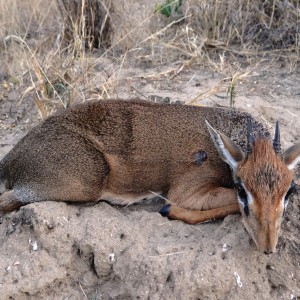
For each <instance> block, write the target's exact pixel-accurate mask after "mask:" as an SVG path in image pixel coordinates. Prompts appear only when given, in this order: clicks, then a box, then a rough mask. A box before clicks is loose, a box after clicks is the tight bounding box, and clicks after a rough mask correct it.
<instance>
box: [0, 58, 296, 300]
mask: <svg viewBox="0 0 300 300" xmlns="http://www.w3.org/2000/svg"><path fill="white" fill-rule="evenodd" d="M179 67H180V66H179ZM169 68H170V66H165V67H160V69H159V70H157V69H155V68H151V67H149V66H148V67H147V69H145V68H142V69H141V67H140V66H133V65H132V64H131V65H130V66H124V67H123V70H122V74H121V75H123V76H125V77H126V74H127V75H128V74H130V76H131V77H132V78H133V79H131V80H130V83H129V82H128V81H126V80H124V81H123V82H122V81H121V82H120V84H119V87H118V89H117V90H118V96H119V97H123V98H132V97H142V96H141V95H139V94H137V93H136V90H138V91H139V93H141V94H142V95H144V96H146V97H148V98H150V97H151V98H152V99H155V96H157V97H159V99H160V100H161V99H163V100H168V98H169V99H170V100H171V101H178V100H180V101H184V102H187V103H189V102H191V100H193V99H195V98H196V97H197V96H198V95H199V94H201V93H204V92H206V91H208V90H210V89H211V88H212V87H214V86H216V85H218V84H219V83H220V81H221V79H222V77H221V76H220V75H218V74H216V73H213V72H211V71H209V70H207V69H203V68H198V67H193V68H190V69H184V70H183V71H182V72H180V73H179V74H178V75H177V76H175V77H174V76H158V77H157V78H155V77H152V76H150V75H151V74H155V73H156V74H157V73H158V72H161V73H163V72H167V71H168V70H169ZM299 73H300V70H299V69H298V70H294V72H293V73H290V72H289V70H288V68H286V67H282V66H276V67H272V68H268V69H264V70H263V71H260V70H259V69H257V71H256V72H253V73H252V75H251V77H248V78H247V79H245V80H244V81H242V82H239V83H238V84H237V86H236V91H237V95H236V99H235V100H236V106H237V107H238V108H241V109H243V110H246V111H248V112H250V113H252V114H253V115H254V116H255V117H257V118H258V119H260V120H262V121H263V122H264V123H265V124H266V125H267V126H268V127H269V128H270V129H271V130H273V127H274V123H275V121H276V120H279V121H280V123H281V136H282V143H283V146H284V147H285V148H286V147H288V146H290V145H291V144H293V143H296V142H298V143H299V142H300V130H299V129H300V118H299V114H300V76H299ZM0 78H1V76H0ZM135 78H136V79H135ZM133 87H134V88H133ZM1 92H2V94H3V95H4V97H2V98H1V99H2V100H0V122H1V123H0V126H1V127H0V128H1V136H0V138H1V140H0V144H1V148H0V157H2V156H3V155H4V154H5V153H6V152H7V151H9V149H10V148H11V147H12V146H13V145H14V144H15V143H16V142H17V141H18V140H19V139H20V138H21V137H22V136H23V135H24V134H25V133H26V132H27V131H28V130H29V129H30V128H31V127H32V126H33V125H34V124H36V123H38V122H39V119H38V117H37V116H38V113H37V110H36V107H35V105H34V103H32V101H30V100H29V99H24V100H23V101H22V102H21V103H20V104H18V100H19V98H20V94H19V93H18V91H17V90H13V89H10V90H7V91H6V90H1ZM205 95H206V96H205V97H204V99H203V100H201V101H200V102H198V104H201V105H210V106H213V105H224V106H228V105H229V100H228V98H227V97H226V91H225V90H224V89H223V90H222V89H221V90H217V91H215V92H214V93H211V94H210V93H206V94H205ZM298 169H299V168H298ZM296 183H297V184H298V185H299V183H300V180H299V171H298V172H297V174H296ZM162 205H163V200H161V199H154V200H151V201H148V202H146V203H141V204H138V205H134V206H131V207H126V208H124V207H115V206H111V205H109V204H107V203H98V204H95V205H74V204H66V203H55V202H44V203H37V204H31V205H27V206H25V207H22V208H21V209H20V210H19V211H16V212H12V213H10V214H7V215H5V216H4V217H2V218H1V221H0V291H1V299H201V300H202V299H291V300H295V299H297V297H300V266H299V264H300V241H299V236H300V222H299V216H300V214H299V212H300V201H299V194H298V195H297V194H296V195H294V196H293V197H292V199H291V200H290V203H289V206H288V211H287V215H286V218H285V221H284V223H283V226H282V227H283V228H282V235H281V238H280V241H279V244H278V250H277V252H276V253H274V254H272V255H264V254H262V253H260V252H258V251H257V250H256V247H255V245H254V243H253V242H252V240H251V239H250V236H249V235H248V233H247V232H246V230H245V229H244V227H243V225H242V223H241V221H240V216H239V215H232V216H228V217H226V218H225V219H224V220H218V221H214V222H210V223H205V224H199V225H188V224H185V223H183V222H180V221H169V220H167V219H165V218H163V217H161V216H160V214H159V213H158V210H159V208H160V207H162Z"/></svg>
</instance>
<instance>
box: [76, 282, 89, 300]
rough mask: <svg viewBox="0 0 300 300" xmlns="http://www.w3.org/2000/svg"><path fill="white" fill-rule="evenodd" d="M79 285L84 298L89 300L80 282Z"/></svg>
mask: <svg viewBox="0 0 300 300" xmlns="http://www.w3.org/2000/svg"><path fill="white" fill-rule="evenodd" d="M78 283H79V286H80V289H81V291H82V293H83V295H84V297H85V298H86V299H88V297H87V295H86V293H85V292H84V290H83V288H82V286H81V284H80V282H78Z"/></svg>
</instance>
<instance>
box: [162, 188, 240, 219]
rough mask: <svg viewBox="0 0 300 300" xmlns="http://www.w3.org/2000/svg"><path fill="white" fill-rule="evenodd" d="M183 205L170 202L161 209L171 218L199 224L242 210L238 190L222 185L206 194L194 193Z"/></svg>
mask: <svg viewBox="0 0 300 300" xmlns="http://www.w3.org/2000/svg"><path fill="white" fill-rule="evenodd" d="M197 196H198V199H197V198H196V197H197ZM181 202H182V201H181ZM177 203H178V202H177ZM182 205H183V206H184V207H181V206H178V205H173V204H172V205H170V204H168V205H166V206H164V207H163V208H162V209H161V210H160V213H161V215H162V216H164V217H168V218H170V219H175V220H181V221H184V222H186V223H189V224H197V223H201V222H205V221H210V220H213V219H218V218H222V217H226V216H228V215H230V214H234V213H238V212H239V211H240V209H239V205H238V202H237V196H236V191H234V190H233V189H227V188H221V187H220V188H216V189H214V190H213V191H210V192H208V193H206V194H204V195H203V194H202V195H197V194H196V195H193V196H191V197H189V198H187V200H186V201H185V202H183V203H182Z"/></svg>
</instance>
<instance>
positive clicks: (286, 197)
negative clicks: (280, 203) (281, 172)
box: [284, 181, 296, 205]
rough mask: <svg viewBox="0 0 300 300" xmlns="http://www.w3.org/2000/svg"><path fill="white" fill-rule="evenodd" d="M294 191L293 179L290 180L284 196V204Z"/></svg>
mask: <svg viewBox="0 0 300 300" xmlns="http://www.w3.org/2000/svg"><path fill="white" fill-rule="evenodd" d="M295 191H296V184H295V182H294V181H292V183H291V186H290V188H289V190H288V191H287V193H286V195H285V197H284V204H285V205H286V204H287V203H288V201H289V197H290V196H291V195H292V194H293V193H294V192H295Z"/></svg>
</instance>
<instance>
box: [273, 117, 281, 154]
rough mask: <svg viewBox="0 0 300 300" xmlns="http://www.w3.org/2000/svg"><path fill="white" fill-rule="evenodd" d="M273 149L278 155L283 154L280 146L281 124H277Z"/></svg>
mask: <svg viewBox="0 0 300 300" xmlns="http://www.w3.org/2000/svg"><path fill="white" fill-rule="evenodd" d="M273 148H274V150H275V153H276V154H278V155H279V154H281V144H280V131H279V122H278V121H277V122H276V129H275V136H274V141H273Z"/></svg>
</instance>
